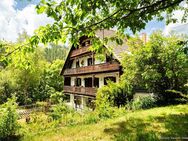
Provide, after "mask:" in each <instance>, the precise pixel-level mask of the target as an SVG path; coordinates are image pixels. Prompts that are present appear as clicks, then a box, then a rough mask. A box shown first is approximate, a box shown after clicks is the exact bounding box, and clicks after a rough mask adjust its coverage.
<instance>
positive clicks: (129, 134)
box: [21, 105, 188, 141]
mask: <svg viewBox="0 0 188 141" xmlns="http://www.w3.org/2000/svg"><path fill="white" fill-rule="evenodd" d="M185 137H186V138H187V139H188V105H177V106H168V107H160V108H153V109H149V110H139V111H135V112H127V113H125V114H124V115H123V116H120V117H118V118H113V119H108V120H104V121H99V122H98V123H95V124H88V125H75V126H69V127H62V128H60V129H56V130H52V131H47V132H44V133H37V134H33V135H32V134H31V135H30V136H27V135H26V136H25V137H24V138H22V139H21V141H46V140H49V141H98V140H100V141H110V140H115V141H126V140H127V141H135V140H138V141H139V140H140V141H143V140H149V141H150V140H151V141H155V140H160V139H174V138H175V139H176V140H181V139H183V138H185Z"/></svg>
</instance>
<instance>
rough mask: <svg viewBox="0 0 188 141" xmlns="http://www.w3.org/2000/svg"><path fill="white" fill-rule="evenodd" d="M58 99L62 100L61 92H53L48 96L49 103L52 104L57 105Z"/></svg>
mask: <svg viewBox="0 0 188 141" xmlns="http://www.w3.org/2000/svg"><path fill="white" fill-rule="evenodd" d="M59 99H64V94H63V93H62V92H58V91H54V92H53V93H52V94H51V95H50V101H51V103H53V104H57V103H58V102H59Z"/></svg>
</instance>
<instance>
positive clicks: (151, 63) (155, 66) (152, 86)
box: [122, 32, 188, 100]
mask: <svg viewBox="0 0 188 141" xmlns="http://www.w3.org/2000/svg"><path fill="white" fill-rule="evenodd" d="M182 40H185V39H183V38H180V37H178V36H176V35H170V36H164V35H162V33H161V32H155V33H153V34H152V35H151V36H150V40H149V41H148V42H147V43H146V44H143V42H142V41H141V40H140V39H139V38H138V37H135V38H131V39H130V40H129V41H128V45H129V51H130V52H131V53H129V54H124V59H123V60H122V65H123V68H124V74H123V75H122V80H123V81H124V80H125V81H128V82H129V83H130V84H131V85H133V86H134V88H136V89H140V88H142V89H143V88H144V89H146V90H148V91H149V92H153V93H155V94H157V95H158V96H159V97H160V98H161V99H164V100H165V96H166V95H165V93H166V92H167V90H176V91H181V92H182V93H184V94H187V91H186V90H187V88H186V87H187V86H186V83H187V79H188V70H187V68H188V56H187V54H185V52H184V46H183V45H182V44H181V41H182ZM169 98H170V97H169ZM171 98H173V97H171Z"/></svg>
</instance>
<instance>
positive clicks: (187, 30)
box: [164, 2, 188, 34]
mask: <svg viewBox="0 0 188 141" xmlns="http://www.w3.org/2000/svg"><path fill="white" fill-rule="evenodd" d="M182 5H183V6H184V7H186V8H188V5H187V4H185V2H183V3H182ZM183 14H184V11H181V10H176V11H175V12H174V15H173V17H174V18H176V19H177V22H176V23H170V24H169V25H166V26H165V28H164V33H165V34H169V33H170V32H177V33H183V34H188V19H187V21H186V23H182V22H181V19H182V17H183Z"/></svg>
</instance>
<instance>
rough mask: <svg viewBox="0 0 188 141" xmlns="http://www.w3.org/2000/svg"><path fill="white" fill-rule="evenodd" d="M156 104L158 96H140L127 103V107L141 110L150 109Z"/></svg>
mask: <svg viewBox="0 0 188 141" xmlns="http://www.w3.org/2000/svg"><path fill="white" fill-rule="evenodd" d="M155 105H156V98H155V97H153V96H144V97H138V98H136V99H134V100H133V101H131V102H129V103H128V104H127V109H129V110H130V109H132V110H139V109H149V108H152V107H154V106H155Z"/></svg>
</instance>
